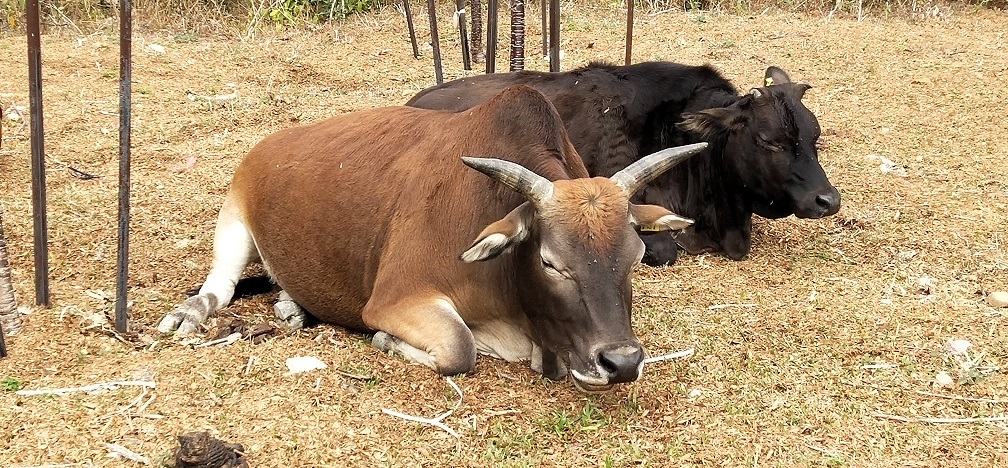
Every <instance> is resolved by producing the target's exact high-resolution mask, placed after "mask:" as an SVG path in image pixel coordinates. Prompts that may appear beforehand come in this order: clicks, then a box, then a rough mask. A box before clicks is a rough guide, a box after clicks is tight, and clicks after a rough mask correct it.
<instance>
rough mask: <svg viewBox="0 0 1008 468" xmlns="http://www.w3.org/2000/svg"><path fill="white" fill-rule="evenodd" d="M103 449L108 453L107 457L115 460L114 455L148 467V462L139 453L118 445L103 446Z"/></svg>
mask: <svg viewBox="0 0 1008 468" xmlns="http://www.w3.org/2000/svg"><path fill="white" fill-rule="evenodd" d="M105 448H107V449H108V451H109V457H110V458H115V456H116V455H118V456H120V457H123V458H125V459H127V460H131V461H135V462H137V463H142V464H144V465H150V460H148V459H147V457H144V456H143V455H140V454H139V453H136V452H134V451H132V450H130V449H128V448H126V447H123V446H122V445H119V444H105Z"/></svg>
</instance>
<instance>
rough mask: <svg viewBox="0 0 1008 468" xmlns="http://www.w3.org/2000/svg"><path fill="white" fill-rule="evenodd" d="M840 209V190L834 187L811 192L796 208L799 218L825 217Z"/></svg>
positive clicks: (796, 214)
mask: <svg viewBox="0 0 1008 468" xmlns="http://www.w3.org/2000/svg"><path fill="white" fill-rule="evenodd" d="M837 211H840V192H839V191H838V190H837V189H836V187H833V186H832V185H831V186H829V189H827V190H825V191H821V192H819V193H814V194H810V195H809V196H807V197H805V199H804V200H803V201H802V203H801V204H800V205H799V206H798V209H796V210H795V216H797V217H799V218H809V219H817V218H825V217H826V216H832V215H834V214H836V212H837Z"/></svg>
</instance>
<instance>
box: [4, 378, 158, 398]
mask: <svg viewBox="0 0 1008 468" xmlns="http://www.w3.org/2000/svg"><path fill="white" fill-rule="evenodd" d="M121 387H147V388H156V387H157V385H156V384H155V383H154V381H153V380H123V381H114V382H101V383H96V384H91V385H84V386H82V387H66V388H41V389H38V390H18V391H17V392H15V394H17V395H21V396H38V395H66V394H68V393H77V392H86V393H94V392H103V391H106V390H118V389H119V388H121Z"/></svg>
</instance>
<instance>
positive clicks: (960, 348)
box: [945, 339, 973, 356]
mask: <svg viewBox="0 0 1008 468" xmlns="http://www.w3.org/2000/svg"><path fill="white" fill-rule="evenodd" d="M970 346H973V343H970V342H969V341H967V340H962V339H959V340H949V342H948V343H945V349H947V350H948V352H949V353H950V354H953V355H957V356H962V355H964V354H966V351H967V350H968V349H969V348H970Z"/></svg>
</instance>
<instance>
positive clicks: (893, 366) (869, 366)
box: [861, 362, 899, 370]
mask: <svg viewBox="0 0 1008 468" xmlns="http://www.w3.org/2000/svg"><path fill="white" fill-rule="evenodd" d="M861 368H862V369H864V370H877V369H896V368H899V365H898V364H889V363H885V362H881V363H878V364H865V365H863V366H861Z"/></svg>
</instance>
